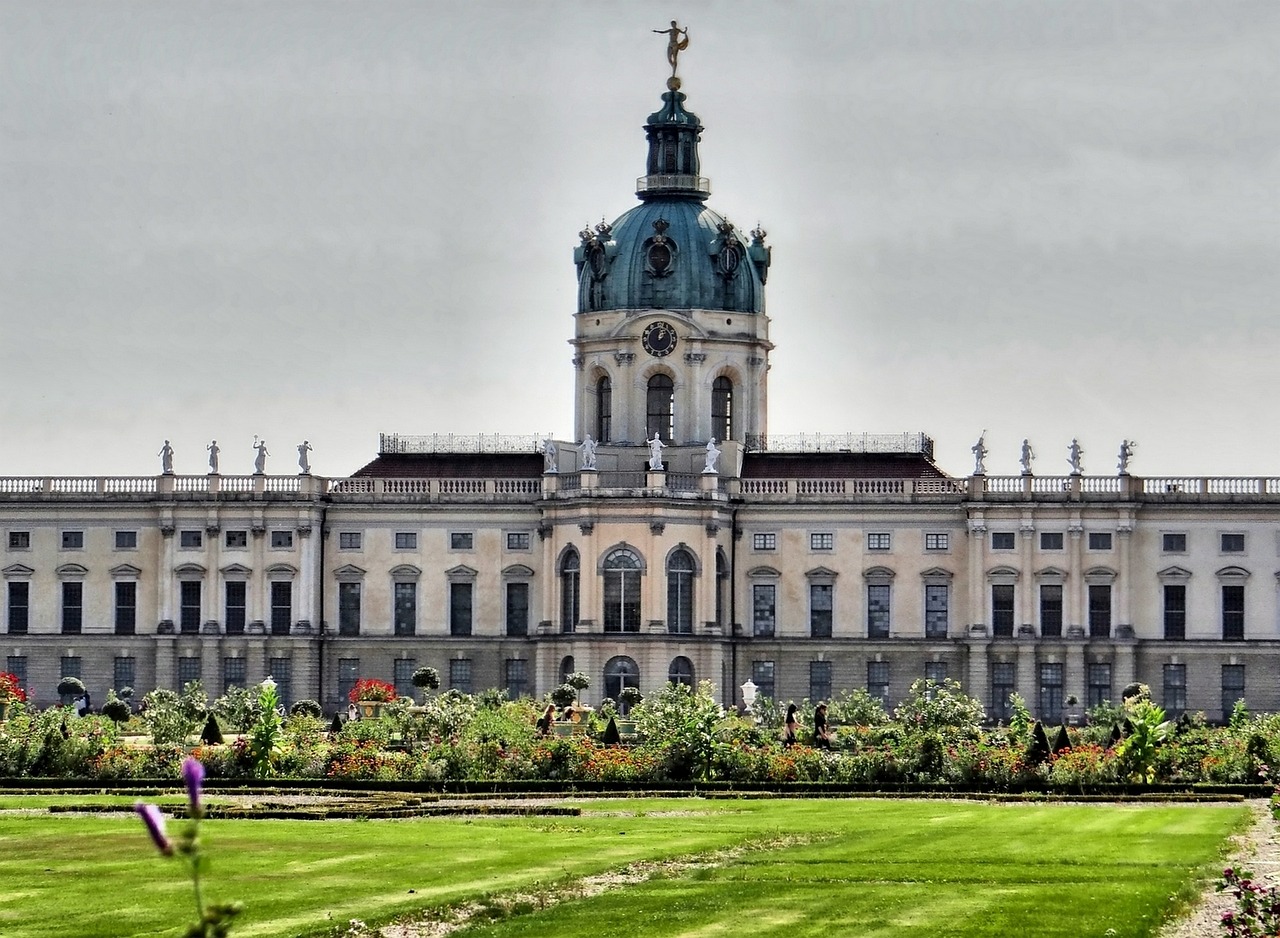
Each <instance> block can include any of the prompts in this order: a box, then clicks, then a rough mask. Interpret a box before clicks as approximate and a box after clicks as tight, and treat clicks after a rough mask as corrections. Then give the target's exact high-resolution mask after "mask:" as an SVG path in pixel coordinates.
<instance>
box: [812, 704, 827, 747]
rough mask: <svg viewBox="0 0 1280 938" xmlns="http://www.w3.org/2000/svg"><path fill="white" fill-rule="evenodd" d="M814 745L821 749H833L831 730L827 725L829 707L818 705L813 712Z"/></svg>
mask: <svg viewBox="0 0 1280 938" xmlns="http://www.w3.org/2000/svg"><path fill="white" fill-rule="evenodd" d="M813 744H814V745H815V746H817V747H818V748H819V749H830V748H831V728H830V727H829V726H828V725H827V705H826V704H825V703H820V704H818V706H817V707H815V708H814V711H813Z"/></svg>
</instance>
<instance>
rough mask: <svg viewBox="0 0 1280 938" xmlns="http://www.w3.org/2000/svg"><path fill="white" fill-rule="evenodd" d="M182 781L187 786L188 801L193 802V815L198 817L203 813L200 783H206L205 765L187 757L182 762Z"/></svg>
mask: <svg viewBox="0 0 1280 938" xmlns="http://www.w3.org/2000/svg"><path fill="white" fill-rule="evenodd" d="M182 781H183V782H185V783H186V786H187V799H188V800H189V801H190V802H191V814H192V815H193V816H196V817H198V816H199V815H200V814H202V813H203V809H202V808H201V807H200V783H201V782H203V781H204V765H203V764H202V763H201V762H200V760H199V759H196V758H195V757H193V756H187V757H186V758H185V759H183V760H182Z"/></svg>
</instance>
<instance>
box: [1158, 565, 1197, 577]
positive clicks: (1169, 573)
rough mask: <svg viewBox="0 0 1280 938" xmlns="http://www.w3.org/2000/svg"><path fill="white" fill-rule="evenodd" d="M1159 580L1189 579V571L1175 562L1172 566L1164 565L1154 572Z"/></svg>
mask: <svg viewBox="0 0 1280 938" xmlns="http://www.w3.org/2000/svg"><path fill="white" fill-rule="evenodd" d="M1156 576H1158V577H1159V578H1160V579H1161V580H1189V579H1191V571H1190V570H1188V569H1187V568H1186V567H1179V566H1177V565H1176V564H1175V565H1174V566H1172V567H1165V568H1164V569H1163V570H1161V571H1159V572H1158V573H1156Z"/></svg>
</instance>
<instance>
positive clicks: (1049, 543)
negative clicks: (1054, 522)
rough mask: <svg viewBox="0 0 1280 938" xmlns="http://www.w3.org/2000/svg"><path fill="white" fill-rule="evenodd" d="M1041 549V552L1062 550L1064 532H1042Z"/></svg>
mask: <svg viewBox="0 0 1280 938" xmlns="http://www.w3.org/2000/svg"><path fill="white" fill-rule="evenodd" d="M1040 549H1041V550H1062V532H1061V531H1041V532H1040Z"/></svg>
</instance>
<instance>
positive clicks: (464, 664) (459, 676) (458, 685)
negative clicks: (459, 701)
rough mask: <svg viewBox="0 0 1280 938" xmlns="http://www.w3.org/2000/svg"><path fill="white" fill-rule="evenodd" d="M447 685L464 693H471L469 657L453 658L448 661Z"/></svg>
mask: <svg viewBox="0 0 1280 938" xmlns="http://www.w3.org/2000/svg"><path fill="white" fill-rule="evenodd" d="M449 687H450V688H451V689H452V690H456V691H461V692H462V693H464V694H469V693H471V659H470V658H454V659H453V660H452V661H450V662H449Z"/></svg>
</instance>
